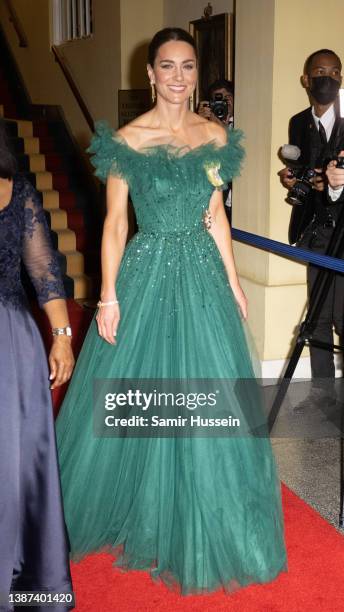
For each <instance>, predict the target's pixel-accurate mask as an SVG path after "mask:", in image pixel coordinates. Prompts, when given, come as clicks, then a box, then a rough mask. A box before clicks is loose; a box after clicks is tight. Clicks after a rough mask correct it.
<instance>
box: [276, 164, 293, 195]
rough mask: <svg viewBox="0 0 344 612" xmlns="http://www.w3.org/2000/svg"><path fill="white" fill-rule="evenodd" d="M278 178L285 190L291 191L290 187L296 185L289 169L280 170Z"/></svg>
mask: <svg viewBox="0 0 344 612" xmlns="http://www.w3.org/2000/svg"><path fill="white" fill-rule="evenodd" d="M278 176H279V177H280V181H281V183H282V185H283V187H285V188H286V189H288V191H289V189H291V188H292V187H294V185H295V183H296V178H295V176H294V175H293V173H292V172H291V170H290V169H289V168H283V169H282V170H280V171H279V172H278Z"/></svg>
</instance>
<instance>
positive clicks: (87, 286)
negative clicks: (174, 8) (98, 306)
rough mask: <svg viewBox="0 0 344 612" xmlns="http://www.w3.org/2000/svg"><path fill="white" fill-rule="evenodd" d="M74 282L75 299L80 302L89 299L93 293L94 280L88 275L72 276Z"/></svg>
mask: <svg viewBox="0 0 344 612" xmlns="http://www.w3.org/2000/svg"><path fill="white" fill-rule="evenodd" d="M72 278H73V281H74V298H75V299H76V300H78V299H79V300H80V299H82V298H87V297H88V296H90V295H91V293H92V280H91V279H90V277H89V276H86V274H80V275H77V276H72Z"/></svg>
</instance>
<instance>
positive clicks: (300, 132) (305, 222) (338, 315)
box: [280, 49, 344, 412]
mask: <svg viewBox="0 0 344 612" xmlns="http://www.w3.org/2000/svg"><path fill="white" fill-rule="evenodd" d="M341 69H342V64H341V61H340V59H339V57H338V56H337V54H336V53H335V52H334V51H331V50H329V49H321V50H319V51H315V52H314V53H312V55H310V56H309V58H308V59H307V60H306V63H305V66H304V73H303V76H302V79H301V80H302V84H303V86H304V88H305V89H306V90H307V93H308V95H309V98H310V102H311V105H312V106H311V107H310V108H307V109H306V110H304V111H302V112H301V113H298V114H297V115H295V116H294V117H292V119H291V120H290V125H289V143H290V144H293V145H296V146H298V147H299V148H300V150H301V156H300V159H299V160H298V162H300V164H302V166H304V167H307V168H313V169H318V170H319V171H322V172H323V174H322V176H318V177H316V178H315V179H313V190H312V191H311V192H310V194H309V195H308V197H307V199H306V202H305V203H304V204H302V205H297V204H294V205H293V207H292V208H293V209H292V212H291V218H290V225H289V242H290V243H291V244H295V243H296V244H297V245H298V246H301V247H303V248H306V249H310V250H312V251H316V252H318V253H326V251H327V249H328V246H329V243H330V239H331V236H332V233H333V230H334V228H335V226H336V222H337V221H338V218H339V215H340V212H341V210H342V206H343V202H344V191H343V188H341V187H340V186H335V185H332V186H331V183H328V181H327V179H326V175H325V171H326V167H327V165H328V164H329V161H330V160H331V159H333V158H335V157H336V156H337V155H338V154H339V152H340V151H341V150H342V149H344V120H343V119H341V118H340V116H339V112H338V103H337V100H338V90H339V88H340V85H341V82H342V76H341ZM280 177H281V182H282V184H283V185H284V187H286V189H288V190H289V189H291V188H292V187H293V186H294V185H295V182H296V179H295V177H294V176H293V174H292V172H291V171H290V170H289V169H288V168H284V169H283V170H282V171H281V172H280ZM318 272H319V268H317V267H316V266H311V265H309V266H308V269H307V285H308V297H309V299H310V298H311V292H312V288H313V286H314V283H315V280H316V277H317V275H318ZM333 327H334V328H335V330H336V332H337V334H339V336H344V333H343V332H344V276H343V275H341V274H336V275H335V276H334V279H333V283H332V285H331V288H330V290H329V292H328V295H327V296H326V299H325V302H324V305H323V307H322V310H321V313H320V316H319V319H318V322H317V325H316V328H315V330H314V333H313V337H314V338H315V339H318V340H320V341H322V342H326V343H332V342H333ZM310 357H311V370H312V379H313V385H312V391H311V393H310V395H309V396H308V397H307V398H306V399H305V400H304V401H303V402H301V403H300V404H299V405H298V406H297V407H296V410H297V411H300V412H301V411H303V410H304V409H305V408H308V407H311V406H313V405H314V404H320V405H324V404H326V403H327V404H332V403H334V402H335V393H334V376H335V367H334V357H333V354H332V352H331V351H329V350H326V349H323V348H318V347H313V346H312V347H310Z"/></svg>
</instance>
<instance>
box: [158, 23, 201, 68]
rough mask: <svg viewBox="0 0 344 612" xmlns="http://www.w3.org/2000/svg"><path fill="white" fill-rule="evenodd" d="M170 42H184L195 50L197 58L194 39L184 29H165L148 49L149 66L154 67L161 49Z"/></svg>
mask: <svg viewBox="0 0 344 612" xmlns="http://www.w3.org/2000/svg"><path fill="white" fill-rule="evenodd" d="M170 40H180V41H182V42H186V43H188V44H189V45H191V47H192V48H193V50H194V52H195V55H196V57H197V48H196V43H195V41H194V39H193V38H192V36H191V34H189V32H187V31H186V30H183V29H182V28H164V29H163V30H159V32H157V33H156V34H155V35H154V36H153V38H152V40H151V41H150V43H149V47H148V64H150V66H152V68H153V66H154V62H155V59H156V56H157V53H158V49H159V47H161V45H164V44H165V43H167V42H169V41H170Z"/></svg>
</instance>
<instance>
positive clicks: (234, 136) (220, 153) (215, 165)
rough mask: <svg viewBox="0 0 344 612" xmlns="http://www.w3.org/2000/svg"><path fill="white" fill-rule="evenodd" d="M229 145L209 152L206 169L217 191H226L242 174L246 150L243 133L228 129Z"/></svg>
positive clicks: (205, 164)
mask: <svg viewBox="0 0 344 612" xmlns="http://www.w3.org/2000/svg"><path fill="white" fill-rule="evenodd" d="M226 131H227V143H226V144H225V145H223V146H221V147H215V148H213V150H212V152H211V151H209V154H208V155H207V159H206V161H205V163H204V169H205V172H206V175H207V178H208V180H209V182H210V183H211V184H212V185H213V186H214V187H216V188H217V189H226V186H227V184H228V183H230V182H231V180H232V179H233V178H234V177H235V176H238V175H239V174H240V170H241V165H242V161H243V159H244V157H245V150H244V148H243V146H242V144H241V141H242V139H243V136H244V135H243V132H242V131H241V130H236V129H234V130H233V129H229V128H227V130H226ZM211 153H212V154H211Z"/></svg>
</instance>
